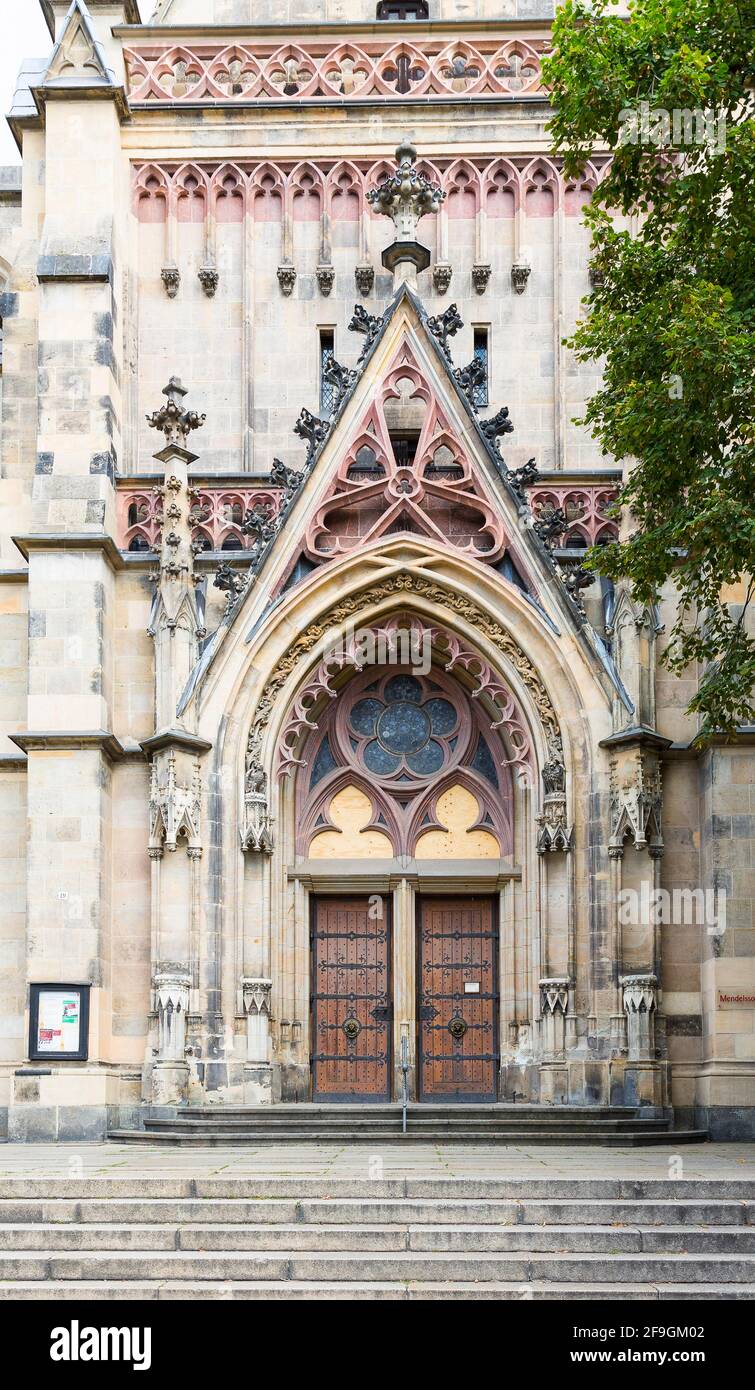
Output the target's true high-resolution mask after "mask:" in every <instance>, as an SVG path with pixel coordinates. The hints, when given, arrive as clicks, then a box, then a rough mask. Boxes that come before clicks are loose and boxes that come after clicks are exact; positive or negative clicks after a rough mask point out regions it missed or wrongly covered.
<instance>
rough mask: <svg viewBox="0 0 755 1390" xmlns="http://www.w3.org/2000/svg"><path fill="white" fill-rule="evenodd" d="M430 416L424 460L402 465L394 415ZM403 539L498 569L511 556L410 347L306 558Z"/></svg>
mask: <svg viewBox="0 0 755 1390" xmlns="http://www.w3.org/2000/svg"><path fill="white" fill-rule="evenodd" d="M391 405H397V406H398V410H399V418H400V414H401V409H402V407H403V408H406V407H411V406H412V405H414V406H415V408H419V410H420V411H421V412H423V415H424V418H423V420H422V425H421V429H420V431H419V438H418V440H417V442H416V453H415V454H414V457H413V458H412V459H411V460H405V459H402V457H401V456H400V454H399V452H398V449H397V447H396V444H395V442H394V440H392V438H391V433H390V430H389V426H388V423H387V420H386V411H387V409H388V408H390V406H391ZM398 531H408V532H412V533H414V534H420V535H426V536H429V537H431V538H432V539H433V540H436V541H439V542H440V543H442V544H448V543H449V542H450V544H451V545H453V546H454V547H455V549H458V550H462V551H463V552H464V553H465V554H467V555H469V556H472V557H475V558H478V559H481V560H485V561H487V562H488V563H490V564H494V563H496V561H498V560H500V559H501V557H502V556H503V554H504V551H505V549H506V534H505V531H504V527H503V522H502V520H501V517H500V514H499V512H498V508H497V507H496V506H494V505H493V502H492V501H491V500H490V499H489V498H488V497H487V496H486V495H485V493H484V491H483V489H482V486H481V484H480V482H479V480H478V479H477V478H476V477H475V473H474V471H473V468H472V465H471V463H470V460H469V457H468V455H467V454H466V452H465V451H464V449H463V448H462V445H461V443H460V441H459V439H458V438H457V436H456V434H455V433H454V431H453V429H452V428H451V425H450V422H449V419H448V417H447V416H446V414H445V412H444V410H443V407H442V405H441V404H440V402H439V401H438V400H437V399H436V398H435V396H434V394H433V392H432V390H431V388H430V386H429V384H428V382H427V380H426V379H425V377H424V375H423V373H422V372H421V370H420V368H419V366H418V365H417V362H416V360H415V358H414V356H413V354H412V352H411V349H410V348H409V347H408V345H405V346H404V347H403V348H402V349H401V350H400V352H399V354H398V357H397V359H396V360H394V364H393V366H392V367H391V369H390V371H389V372H388V374H387V376H386V377H385V379H384V381H383V383H382V385H381V387H380V389H379V391H378V392H377V394H376V396H375V399H374V400H373V402H372V404H371V405H370V406H369V408H368V410H367V411H366V413H365V415H364V417H363V419H362V421H361V423H360V425H359V427H358V429H357V430H356V432H355V435H354V438H353V440H352V443H351V445H350V447H349V449H348V451H347V452H346V454H345V456H344V457H343V459H342V460H341V463H340V465H339V466H338V469H337V471H336V473H335V475H334V478H333V481H332V483H331V485H330V488H329V491H328V493H327V495H326V497H325V500H324V501H323V502H321V503H320V504H319V506H318V507H317V509H316V510H315V511H314V513H313V515H312V517H311V519H310V521H309V524H308V526H307V530H306V535H305V541H304V550H305V553H306V554H307V555H308V556H309V558H310V559H312V560H326V559H332V558H333V557H334V556H336V555H343V554H346V553H347V552H349V551H351V550H353V549H354V548H355V547H357V546H360V547H362V546H365V545H368V544H369V543H370V542H371V541H374V540H377V539H378V538H379V537H380V536H385V535H389V534H391V533H394V532H398Z"/></svg>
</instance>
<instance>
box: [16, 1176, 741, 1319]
mask: <svg viewBox="0 0 755 1390" xmlns="http://www.w3.org/2000/svg"><path fill="white" fill-rule="evenodd" d="M39 1297H44V1298H48V1299H49V1298H61V1299H68V1298H72V1297H76V1298H82V1299H86V1298H94V1299H114V1298H115V1299H118V1298H126V1297H128V1298H137V1299H141V1298H149V1299H153V1298H157V1299H174V1298H182V1299H189V1298H208V1297H209V1298H214V1299H227V1298H240V1299H244V1298H248V1299H276V1298H283V1299H299V1300H303V1299H314V1298H317V1299H335V1300H346V1299H348V1300H351V1299H353V1298H360V1299H393V1300H395V1299H412V1298H430V1299H444V1298H454V1299H455V1298H474V1299H480V1298H485V1299H500V1300H506V1299H512V1300H515V1299H521V1298H524V1299H568V1298H580V1299H602V1298H609V1299H619V1298H621V1299H637V1298H643V1299H655V1300H661V1299H672V1298H675V1299H688V1298H689V1299H696V1298H701V1297H705V1298H707V1299H711V1298H715V1299H742V1298H753V1297H755V1182H754V1181H747V1180H722V1181H716V1180H713V1179H705V1180H695V1179H689V1180H679V1181H674V1180H670V1179H668V1180H667V1179H658V1180H653V1179H649V1180H645V1179H637V1180H629V1179H621V1178H611V1179H601V1178H594V1177H589V1178H585V1179H584V1180H580V1179H571V1178H557V1179H551V1178H548V1177H545V1178H541V1179H532V1180H523V1179H495V1178H479V1179H477V1178H448V1179H446V1178H443V1179H432V1178H428V1179H424V1178H388V1179H381V1180H372V1179H369V1178H367V1177H365V1178H364V1179H363V1180H362V1181H359V1180H355V1179H353V1178H352V1179H338V1178H322V1177H321V1178H314V1179H309V1178H297V1177H293V1176H289V1177H286V1178H252V1177H238V1178H234V1177H233V1176H232V1175H231V1176H222V1177H208V1178H202V1177H183V1178H162V1177H155V1178H153V1177H151V1176H149V1175H145V1176H143V1177H140V1178H119V1177H116V1178H109V1177H108V1178H70V1179H66V1178H56V1177H51V1178H49V1179H45V1178H33V1179H30V1180H25V1179H13V1178H6V1179H0V1299H7V1298H15V1299H19V1298H21V1299H33V1298H39Z"/></svg>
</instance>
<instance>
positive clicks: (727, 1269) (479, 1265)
mask: <svg viewBox="0 0 755 1390" xmlns="http://www.w3.org/2000/svg"><path fill="white" fill-rule="evenodd" d="M30 1279H52V1280H65V1279H77V1280H82V1279H84V1280H86V1279H91V1280H95V1281H103V1280H109V1279H120V1280H124V1279H126V1280H128V1279H137V1280H143V1279H172V1280H176V1279H182V1280H185V1279H191V1280H193V1281H198V1280H199V1281H202V1280H205V1279H211V1280H215V1281H223V1280H231V1281H233V1282H235V1281H236V1280H255V1279H267V1280H274V1281H278V1280H293V1281H294V1282H298V1281H300V1280H304V1281H307V1282H315V1281H318V1280H321V1281H323V1282H325V1283H332V1282H341V1281H343V1282H344V1283H345V1284H349V1283H352V1282H353V1281H354V1280H357V1281H359V1280H362V1281H365V1280H367V1281H373V1280H377V1281H390V1280H399V1281H404V1280H411V1281H413V1282H423V1281H428V1280H429V1281H431V1282H432V1281H434V1282H445V1281H446V1280H453V1281H462V1282H463V1281H472V1282H473V1281H475V1280H477V1281H479V1282H481V1283H488V1282H491V1281H494V1282H502V1283H521V1282H526V1283H529V1282H530V1281H535V1282H540V1283H543V1282H548V1281H553V1280H561V1281H563V1282H566V1283H572V1284H579V1283H583V1282H587V1283H592V1284H596V1283H600V1282H611V1283H614V1284H619V1283H629V1284H633V1283H637V1282H638V1281H641V1282H643V1283H669V1284H690V1283H691V1284H695V1283H701V1282H702V1283H714V1284H716V1283H718V1284H749V1285H750V1286H752V1285H753V1282H754V1281H755V1256H752V1255H747V1254H743V1255H738V1254H715V1253H714V1254H710V1253H706V1254H683V1253H682V1254H675V1253H669V1254H657V1253H656V1254H650V1253H645V1252H640V1253H634V1254H632V1253H628V1254H627V1253H623V1252H622V1253H614V1252H611V1253H610V1254H603V1253H599V1254H591V1253H589V1252H577V1253H572V1252H569V1251H567V1252H562V1251H558V1252H557V1253H553V1252H552V1251H534V1250H522V1251H518V1252H516V1253H513V1252H500V1251H488V1250H480V1249H478V1248H476V1245H475V1246H474V1248H472V1249H470V1250H465V1251H431V1250H425V1251H414V1250H391V1251H385V1252H384V1251H381V1250H369V1251H365V1250H360V1251H343V1250H317V1251H310V1250H286V1249H284V1250H255V1251H239V1250H222V1251H220V1250H218V1251H207V1250H187V1251H184V1250H148V1251H142V1250H131V1249H129V1250H119V1251H109V1250H89V1251H67V1252H65V1253H62V1252H56V1251H50V1250H44V1251H34V1252H32V1251H24V1250H19V1251H16V1250H4V1251H2V1253H1V1254H0V1281H7V1280H30ZM753 1292H754V1293H755V1290H754V1291H753Z"/></svg>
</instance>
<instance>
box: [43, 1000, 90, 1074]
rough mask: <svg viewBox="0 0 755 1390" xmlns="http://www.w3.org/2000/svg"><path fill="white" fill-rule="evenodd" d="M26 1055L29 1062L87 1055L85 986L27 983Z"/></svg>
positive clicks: (87, 1029) (87, 1030) (87, 1031)
mask: <svg viewBox="0 0 755 1390" xmlns="http://www.w3.org/2000/svg"><path fill="white" fill-rule="evenodd" d="M30 989H31V999H30V1007H29V1057H30V1059H31V1061H33V1062H41V1061H45V1060H51V1059H52V1058H53V1057H54V1058H56V1059H60V1058H64V1059H67V1060H69V1061H75V1062H85V1061H86V1059H87V1057H88V1055H89V985H31V986H30Z"/></svg>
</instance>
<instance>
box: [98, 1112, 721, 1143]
mask: <svg viewBox="0 0 755 1390" xmlns="http://www.w3.org/2000/svg"><path fill="white" fill-rule="evenodd" d="M671 1124H672V1121H671V1119H670V1118H669V1117H663V1118H660V1119H659V1118H657V1117H656V1116H652V1115H648V1114H647V1112H646V1111H644V1110H642V1109H641V1108H639V1107H636V1108H635V1107H632V1106H624V1107H619V1106H607V1105H606V1106H590V1107H589V1108H588V1107H586V1106H578V1105H558V1106H549V1105H528V1104H520V1105H512V1104H508V1105H437V1104H434V1105H416V1104H413V1105H410V1106H409V1107H408V1113H407V1132H406V1134H403V1133H402V1128H401V1125H402V1113H401V1106H400V1105H396V1104H390V1105H321V1104H303V1103H302V1104H298V1105H270V1106H257V1107H256V1108H249V1109H246V1108H244V1107H241V1106H238V1107H237V1106H234V1107H231V1106H228V1107H226V1106H223V1107H222V1108H221V1107H219V1106H207V1105H204V1106H203V1105H197V1106H193V1105H192V1106H184V1107H178V1106H174V1107H165V1108H163V1109H152V1110H149V1111H147V1113H146V1116H145V1120H144V1129H143V1130H125V1129H120V1130H112V1131H111V1132H110V1134H109V1135H108V1137H109V1138H110V1139H115V1140H117V1141H118V1142H119V1143H144V1142H145V1140H148V1141H149V1142H150V1143H153V1142H155V1141H158V1142H162V1143H168V1144H171V1143H172V1144H177V1143H181V1144H189V1145H190V1144H200V1145H206V1144H247V1143H248V1144H280V1143H287V1142H290V1141H294V1142H296V1143H317V1144H321V1143H324V1142H330V1143H339V1144H342V1143H344V1141H347V1140H348V1141H350V1142H352V1143H353V1142H354V1141H355V1140H359V1142H360V1143H380V1142H381V1141H382V1142H385V1141H390V1140H393V1139H398V1140H399V1141H400V1142H401V1143H404V1144H406V1143H408V1144H412V1143H427V1142H428V1141H435V1140H438V1141H443V1142H446V1143H449V1142H453V1143H459V1144H480V1143H483V1144H487V1143H496V1144H517V1143H525V1142H526V1143H528V1144H532V1143H537V1144H564V1143H568V1144H604V1145H613V1146H621V1147H628V1146H635V1145H645V1144H668V1143H669V1140H671V1142H673V1144H674V1145H679V1144H689V1143H696V1142H699V1141H702V1140H704V1139H706V1138H707V1134H706V1132H705V1131H704V1130H680V1129H675V1130H673V1131H672V1129H671Z"/></svg>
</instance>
